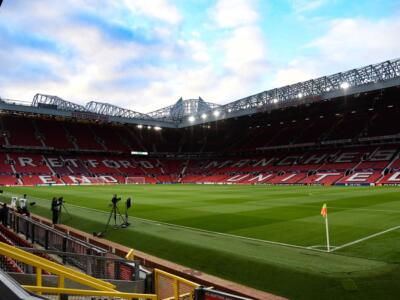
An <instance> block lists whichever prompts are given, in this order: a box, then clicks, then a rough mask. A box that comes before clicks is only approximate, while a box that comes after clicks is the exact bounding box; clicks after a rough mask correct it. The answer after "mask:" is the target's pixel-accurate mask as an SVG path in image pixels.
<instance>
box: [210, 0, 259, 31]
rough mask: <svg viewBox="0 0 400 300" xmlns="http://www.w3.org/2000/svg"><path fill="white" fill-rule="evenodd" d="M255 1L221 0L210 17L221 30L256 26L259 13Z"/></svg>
mask: <svg viewBox="0 0 400 300" xmlns="http://www.w3.org/2000/svg"><path fill="white" fill-rule="evenodd" d="M254 5H255V2H254V1H253V0H219V1H218V2H217V4H216V5H215V7H213V8H212V10H211V12H210V15H211V17H212V19H213V20H214V22H215V24H216V25H217V26H218V27H220V28H234V27H239V26H243V25H249V24H254V23H255V22H257V20H258V13H257V11H256V10H255V8H254Z"/></svg>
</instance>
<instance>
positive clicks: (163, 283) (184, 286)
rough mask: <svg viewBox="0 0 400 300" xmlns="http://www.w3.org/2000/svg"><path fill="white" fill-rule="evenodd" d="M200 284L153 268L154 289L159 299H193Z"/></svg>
mask: <svg viewBox="0 0 400 300" xmlns="http://www.w3.org/2000/svg"><path fill="white" fill-rule="evenodd" d="M199 286H200V285H199V284H197V283H195V282H192V281H190V280H187V279H184V278H182V277H179V276H176V275H173V274H171V273H168V272H165V271H162V270H159V269H154V290H155V293H156V294H157V296H158V297H159V299H163V300H166V299H175V300H181V299H185V300H186V299H187V300H189V299H193V297H194V291H195V289H196V288H198V287H199Z"/></svg>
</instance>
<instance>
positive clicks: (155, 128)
mask: <svg viewBox="0 0 400 300" xmlns="http://www.w3.org/2000/svg"><path fill="white" fill-rule="evenodd" d="M161 129H162V128H161V127H159V126H154V130H155V131H160V130H161Z"/></svg>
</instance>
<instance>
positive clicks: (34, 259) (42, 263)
mask: <svg viewBox="0 0 400 300" xmlns="http://www.w3.org/2000/svg"><path fill="white" fill-rule="evenodd" d="M0 254H1V255H4V256H8V257H10V258H13V259H15V260H18V261H21V262H23V263H26V264H28V265H31V266H34V267H36V268H37V269H40V270H46V271H48V272H50V273H53V274H56V275H58V276H59V278H60V280H59V286H63V285H64V279H65V278H68V279H71V280H73V281H76V282H78V283H81V284H83V285H86V286H89V287H92V288H95V289H99V290H106V291H115V290H114V289H115V285H113V284H111V283H108V282H105V281H103V280H100V279H97V278H94V277H91V276H89V275H86V274H84V273H81V272H78V271H75V270H73V269H70V268H67V267H65V266H62V265H60V264H57V263H55V262H52V261H49V260H47V259H45V258H42V257H39V256H36V255H34V254H31V253H29V252H26V251H23V250H21V249H18V248H16V247H13V246H10V245H7V244H5V243H2V242H0ZM37 273H38V272H37ZM37 279H38V280H37V281H38V283H39V282H40V281H41V276H38V278H37Z"/></svg>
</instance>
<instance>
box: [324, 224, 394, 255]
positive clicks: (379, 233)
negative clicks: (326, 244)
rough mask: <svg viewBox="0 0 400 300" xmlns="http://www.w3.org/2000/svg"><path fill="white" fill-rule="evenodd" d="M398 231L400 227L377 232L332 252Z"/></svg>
mask: <svg viewBox="0 0 400 300" xmlns="http://www.w3.org/2000/svg"><path fill="white" fill-rule="evenodd" d="M396 229H400V226H395V227H392V228H389V229H386V230H383V231H380V232H377V233H374V234H371V235H368V236H366V237H363V238H361V239H358V240H355V241H352V242H350V243H347V244H343V245H340V246H337V247H336V248H335V249H333V250H332V251H336V250H339V249H343V248H345V247H349V246H352V245H354V244H358V243H361V242H363V241H366V240H369V239H372V238H374V237H377V236H380V235H382V234H385V233H388V232H390V231H394V230H396Z"/></svg>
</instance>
